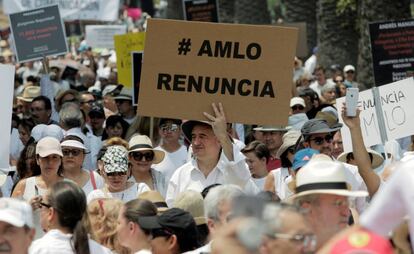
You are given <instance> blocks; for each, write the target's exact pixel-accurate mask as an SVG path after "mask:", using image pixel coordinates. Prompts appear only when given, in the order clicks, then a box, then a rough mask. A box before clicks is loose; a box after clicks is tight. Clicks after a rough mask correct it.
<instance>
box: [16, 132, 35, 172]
mask: <svg viewBox="0 0 414 254" xmlns="http://www.w3.org/2000/svg"><path fill="white" fill-rule="evenodd" d="M16 170H17V179H18V180H22V179H25V178H28V177H31V176H38V175H40V167H39V165H38V164H37V163H36V143H35V141H34V139H33V140H32V141H29V143H27V145H26V146H25V147H24V149H23V150H22V152H21V153H20V157H19V159H18V160H17V165H16Z"/></svg>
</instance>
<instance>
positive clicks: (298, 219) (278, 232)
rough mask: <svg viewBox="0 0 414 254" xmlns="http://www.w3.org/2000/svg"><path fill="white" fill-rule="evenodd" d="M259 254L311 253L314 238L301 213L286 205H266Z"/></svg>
mask: <svg viewBox="0 0 414 254" xmlns="http://www.w3.org/2000/svg"><path fill="white" fill-rule="evenodd" d="M263 225H264V231H265V233H264V238H263V242H262V245H261V247H260V253H261V254H286V253H289V254H300V253H312V252H314V251H315V248H316V237H315V235H314V234H313V232H312V230H311V228H310V226H309V225H308V223H307V221H306V220H305V218H304V216H303V214H302V211H301V210H300V209H299V208H297V207H296V206H291V205H286V204H267V205H266V206H265V208H264V211H263Z"/></svg>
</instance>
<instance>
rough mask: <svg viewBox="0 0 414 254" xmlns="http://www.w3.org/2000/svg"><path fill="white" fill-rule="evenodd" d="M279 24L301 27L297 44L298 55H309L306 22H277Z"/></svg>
mask: <svg viewBox="0 0 414 254" xmlns="http://www.w3.org/2000/svg"><path fill="white" fill-rule="evenodd" d="M277 25H278V26H286V27H295V28H297V29H299V35H298V43H297V46H296V56H297V57H307V56H308V55H309V52H308V39H307V38H308V37H307V34H306V33H307V32H306V31H307V30H306V22H294V23H282V24H277Z"/></svg>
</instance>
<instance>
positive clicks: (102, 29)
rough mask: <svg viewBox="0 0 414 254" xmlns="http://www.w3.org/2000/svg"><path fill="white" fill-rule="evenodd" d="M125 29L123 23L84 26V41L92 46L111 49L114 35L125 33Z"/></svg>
mask: <svg viewBox="0 0 414 254" xmlns="http://www.w3.org/2000/svg"><path fill="white" fill-rule="evenodd" d="M126 31H127V28H126V26H123V25H90V26H86V27H85V32H86V41H87V42H88V45H89V46H91V47H93V48H107V49H113V48H114V47H115V46H114V36H115V35H117V34H125V33H126Z"/></svg>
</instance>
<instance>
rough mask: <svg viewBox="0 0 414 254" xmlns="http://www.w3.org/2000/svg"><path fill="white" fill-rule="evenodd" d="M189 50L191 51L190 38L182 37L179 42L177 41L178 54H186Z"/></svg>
mask: <svg viewBox="0 0 414 254" xmlns="http://www.w3.org/2000/svg"><path fill="white" fill-rule="evenodd" d="M189 51H191V39H185V38H183V39H182V40H181V41H180V42H178V54H179V55H183V54H184V55H187V52H189Z"/></svg>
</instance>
